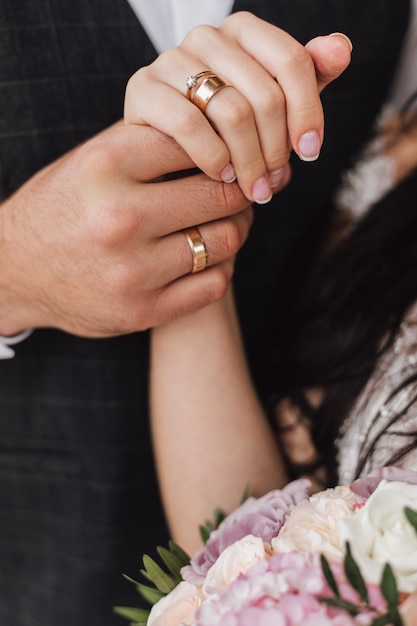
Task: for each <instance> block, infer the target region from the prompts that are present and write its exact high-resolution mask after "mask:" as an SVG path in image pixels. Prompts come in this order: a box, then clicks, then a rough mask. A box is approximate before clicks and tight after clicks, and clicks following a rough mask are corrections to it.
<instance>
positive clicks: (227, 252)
mask: <svg viewBox="0 0 417 626" xmlns="http://www.w3.org/2000/svg"><path fill="white" fill-rule="evenodd" d="M242 245H243V237H242V232H241V230H240V228H239V226H238V223H237V221H236V220H233V219H232V220H227V221H225V222H224V224H223V230H222V256H223V257H224V258H227V259H228V258H230V257H232V256H234V255H235V254H236V252H238V250H239V249H240V248H241V247H242Z"/></svg>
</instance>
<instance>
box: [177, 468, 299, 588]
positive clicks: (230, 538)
mask: <svg viewBox="0 0 417 626" xmlns="http://www.w3.org/2000/svg"><path fill="white" fill-rule="evenodd" d="M309 488H310V482H309V481H308V480H296V481H293V482H292V483H289V484H288V485H287V486H286V487H284V489H276V490H274V491H271V492H269V493H267V494H266V495H265V496H262V497H261V498H248V499H247V500H246V501H245V502H244V503H243V504H242V505H241V506H240V507H239V508H237V509H236V510H235V511H234V512H233V513H231V514H230V515H228V517H227V518H226V519H225V520H224V521H223V522H222V523H221V524H220V525H219V527H218V528H217V529H216V530H214V531H213V532H212V533H211V535H210V537H209V539H208V541H207V543H206V545H205V546H204V547H203V548H201V550H199V551H198V552H197V553H196V554H195V555H194V556H193V558H192V559H191V563H190V565H187V566H186V567H184V568H183V569H182V570H181V574H182V576H183V578H184V580H187V581H188V582H190V583H192V584H195V585H201V584H202V583H203V582H204V579H205V576H206V574H207V572H208V570H209V569H210V567H211V566H212V565H213V564H214V563H215V562H216V560H217V558H218V557H219V555H220V554H221V553H222V552H223V550H224V549H225V548H227V547H228V546H230V545H231V544H232V543H234V542H235V541H237V540H238V539H242V538H243V537H245V536H246V535H255V536H257V537H260V538H261V539H262V541H264V542H266V543H270V542H271V539H272V538H273V537H275V536H276V535H277V534H278V532H279V530H280V528H281V527H282V525H283V524H284V522H285V521H286V519H287V516H288V514H289V513H290V512H291V511H292V509H293V508H294V507H295V506H296V504H298V503H299V502H301V501H302V500H305V499H306V498H307V497H308V495H309Z"/></svg>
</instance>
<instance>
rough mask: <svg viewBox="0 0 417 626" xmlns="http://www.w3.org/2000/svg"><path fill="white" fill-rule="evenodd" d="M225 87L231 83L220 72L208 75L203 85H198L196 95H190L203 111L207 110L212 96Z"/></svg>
mask: <svg viewBox="0 0 417 626" xmlns="http://www.w3.org/2000/svg"><path fill="white" fill-rule="evenodd" d="M224 87H231V85H230V83H228V82H227V80H225V79H224V78H222V77H221V76H219V75H218V74H213V75H212V76H208V77H207V78H206V79H205V80H203V82H202V83H201V85H199V86H198V87H197V89H196V90H195V92H194V95H192V96H190V97H191V100H192V102H193V103H194V104H195V105H196V107H198V108H199V109H200V111H201V112H202V113H204V111H205V110H206V107H207V105H208V103H209V101H210V100H211V98H212V97H213V96H214V95H215V94H216V93H217V92H218V91H220V89H223V88H224Z"/></svg>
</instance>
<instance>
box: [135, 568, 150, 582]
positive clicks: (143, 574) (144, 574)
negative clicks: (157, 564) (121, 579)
mask: <svg viewBox="0 0 417 626" xmlns="http://www.w3.org/2000/svg"><path fill="white" fill-rule="evenodd" d="M139 571H140V573H141V575H142V576H143V577H144V578H146V579H147V580H149V581H150V582H151V583H153V579H152V576H150V575H149V574H148V572H147V571H146V570H144V569H141V570H139ZM136 584H137V585H138V584H139V583H138V582H137V583H136Z"/></svg>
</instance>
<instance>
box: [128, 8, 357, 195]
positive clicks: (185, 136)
mask: <svg viewBox="0 0 417 626" xmlns="http://www.w3.org/2000/svg"><path fill="white" fill-rule="evenodd" d="M351 50H352V45H351V43H350V41H349V39H348V38H347V37H346V36H345V35H343V34H339V33H334V34H333V35H329V36H323V37H316V38H315V39H312V40H311V41H310V42H309V43H308V44H307V45H306V46H303V45H301V44H300V43H299V42H297V41H296V40H295V39H294V38H293V37H291V36H290V35H289V34H288V33H286V32H284V31H283V30H281V29H279V28H277V27H275V26H273V25H271V24H269V23H267V22H265V21H263V20H261V19H259V18H257V17H255V16H254V15H252V14H251V13H247V12H239V13H235V14H233V15H231V16H230V17H229V18H227V19H226V20H225V21H224V23H223V24H222V25H221V26H220V27H219V28H213V27H210V26H199V27H197V28H195V29H194V30H192V31H191V32H190V33H189V34H188V35H187V37H186V38H185V39H184V41H183V43H182V44H181V45H180V46H178V47H177V48H173V49H171V50H168V51H167V52H165V53H163V54H161V55H160V56H159V57H158V59H156V61H155V62H154V63H152V64H151V65H149V66H147V67H144V68H142V69H140V70H139V71H138V72H136V73H135V74H134V75H133V76H132V78H131V79H130V81H129V83H128V86H127V90H126V99H125V122H126V123H127V124H130V123H133V124H149V125H151V126H153V127H155V128H158V129H159V130H161V131H162V132H164V133H166V134H167V135H170V136H172V137H174V138H175V139H176V141H177V142H178V143H179V144H180V145H181V146H182V147H183V148H184V150H185V151H186V152H187V154H189V155H190V157H191V158H192V160H193V161H194V162H195V163H196V164H197V165H198V167H199V168H200V169H201V170H202V171H204V172H205V173H206V174H207V175H208V176H210V177H211V178H213V179H215V180H225V181H228V180H231V179H232V178H233V176H234V175H236V176H237V180H238V182H239V185H240V187H241V189H242V191H243V193H244V194H245V196H246V197H247V198H248V199H250V200H253V201H255V202H258V203H264V202H267V201H268V200H269V199H270V198H271V194H272V190H274V191H275V189H276V188H279V187H280V186H281V185H282V182H283V176H284V172H285V170H283V168H284V167H285V165H286V163H287V161H288V158H289V154H290V151H291V149H294V150H295V152H296V153H297V154H298V155H299V156H300V158H302V159H303V160H307V161H311V160H314V159H316V158H317V157H318V156H319V152H320V148H321V144H322V142H323V136H324V119H323V110H322V105H321V101H320V91H321V90H322V89H323V88H324V87H325V86H326V85H328V84H329V83H330V82H332V81H333V80H334V79H335V78H337V77H338V76H339V75H340V74H341V73H342V72H343V71H344V70H345V69H346V67H347V66H348V64H349V62H350V57H351ZM205 70H211V71H213V72H214V73H216V74H219V75H221V76H222V77H224V78H225V79H226V80H227V81H228V82H229V83H231V85H232V86H233V87H225V88H224V89H222V90H221V91H219V92H218V93H216V94H215V96H214V97H213V98H212V99H211V100H210V101H209V103H208V105H207V108H206V111H205V114H203V113H202V112H201V111H200V110H199V109H198V108H197V106H195V105H194V104H193V103H192V102H190V101H189V100H187V98H185V97H184V95H185V91H186V86H185V79H186V77H187V76H188V75H195V74H197V73H199V72H202V71H205ZM144 93H146V94H147V97H146V98H144V97H143V94H144ZM202 146H204V149H202Z"/></svg>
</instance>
